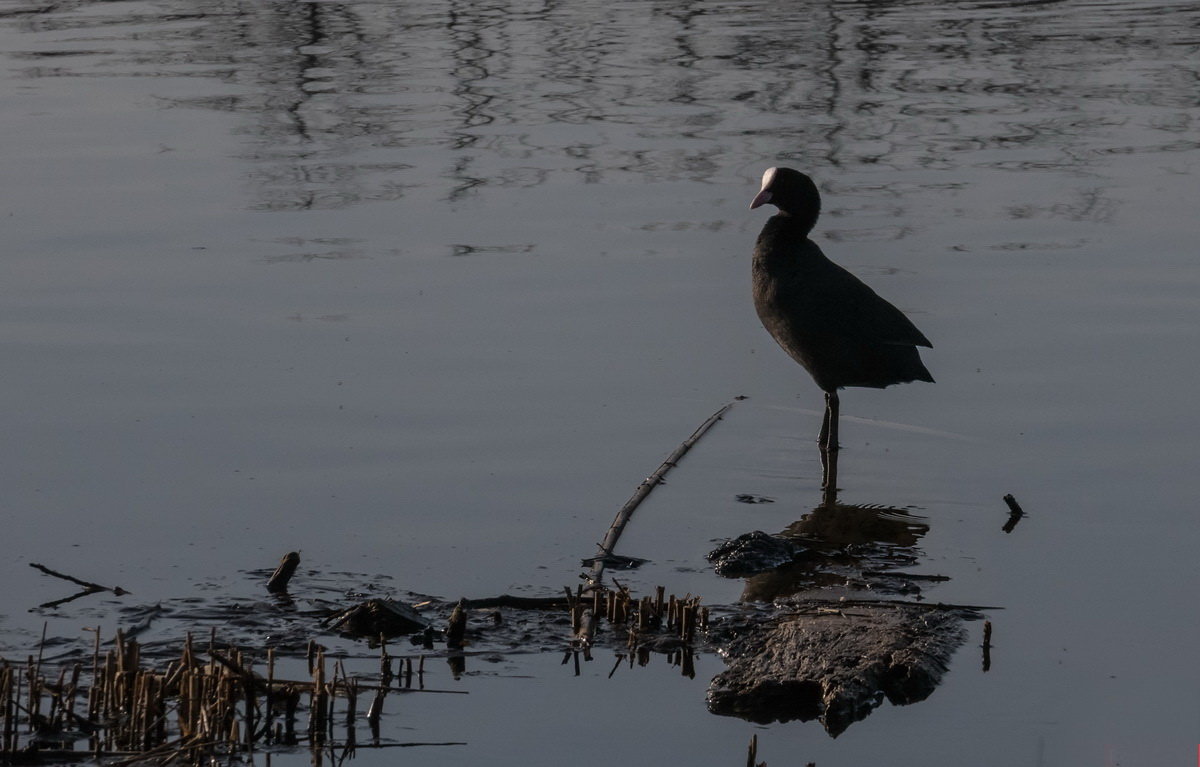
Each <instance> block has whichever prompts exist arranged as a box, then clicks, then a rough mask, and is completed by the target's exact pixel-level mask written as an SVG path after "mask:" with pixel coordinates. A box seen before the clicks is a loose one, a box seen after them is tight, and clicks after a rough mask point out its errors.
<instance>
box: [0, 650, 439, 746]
mask: <svg viewBox="0 0 1200 767" xmlns="http://www.w3.org/2000/svg"><path fill="white" fill-rule="evenodd" d="M96 637H97V638H96V643H95V647H94V650H93V653H92V658H91V661H90V663H88V662H86V661H76V662H74V663H70V664H67V665H64V666H62V667H61V668H58V669H57V670H56V671H50V670H49V669H47V668H45V667H44V666H43V664H42V662H41V658H40V655H39V656H38V657H34V656H29V657H28V658H27V660H26V661H25V662H24V663H19V662H18V663H14V662H12V661H9V660H0V764H5V765H7V764H31V763H38V762H42V761H71V760H85V759H105V760H106V761H108V760H111V759H116V760H117V761H118V763H121V762H130V763H131V762H133V761H147V760H156V761H159V762H161V763H163V764H166V763H169V762H177V763H183V764H200V763H201V762H208V761H211V760H213V759H220V758H222V757H228V756H234V755H238V754H246V753H248V752H253V751H254V750H255V749H256V748H271V749H272V750H274V747H277V746H284V747H287V746H304V745H307V746H308V747H310V748H312V749H313V750H315V751H316V750H320V749H323V748H326V747H330V746H334V747H343V748H344V747H351V748H353V747H354V746H355V745H356V743H355V730H356V727H357V726H358V725H359V724H360V723H361V722H362V721H365V723H366V724H367V725H368V726H369V727H370V730H371V733H372V736H373V738H374V740H375V743H374V745H380V744H379V743H378V738H379V718H380V713H381V711H382V706H383V701H384V697H385V696H386V695H387V694H388V693H389V692H418V691H428V692H436V691H433V690H425V686H424V658H423V657H420V658H418V659H417V663H416V673H415V674H414V663H413V660H414V659H413V658H411V657H410V658H393V657H391V656H389V655H388V652H387V646H386V645H383V647H382V650H381V655H380V671H379V675H378V680H377V681H376V682H375V683H373V684H372V683H370V682H368V681H366V680H363V679H360V678H358V677H355V676H351V675H349V674H347V673H346V671H345V669H344V668H343V666H342V664H341V662H340V661H337V662H332V663H331V662H330V660H331V659H329V658H327V657H326V655H325V652H324V650H323V649H322V648H320V647H318V646H317V645H315V644H313V643H310V645H309V652H308V656H307V666H308V672H309V677H308V678H306V679H299V680H292V679H283V678H280V677H279V676H277V674H276V658H275V653H274V651H273V650H267V651H266V656H265V658H264V659H263V660H262V661H261V662H256V661H255V660H254V659H253V658H252V657H251V656H250V655H249V654H248V653H246V652H245V651H244V650H242V649H239V648H236V647H218V645H217V642H216V636H215V632H214V633H213V634H212V635H211V636H210V638H209V640H208V642H207V643H202V644H201V646H198V644H197V643H196V642H194V641H193V638H192V636H191V635H188V637H187V639H186V640H184V642H183V646H182V649H181V651H180V654H179V657H178V659H175V660H171V661H169V662H166V663H165V664H162V663H161V662H160V663H159V667H157V668H155V667H153V665H152V664H150V663H147V662H144V660H143V658H142V657H141V647H140V645H139V644H138V643H137V642H136V641H135V640H133V639H128V638H126V637H124V636H123V635H122V634H121V632H119V631H118V632H117V635H116V638H115V639H114V641H113V642H111V643H110V645H109V646H108V649H102V645H101V641H100V637H99V632H98V631H97V634H96ZM393 665H395V666H396V669H395V670H393ZM363 694H371V695H372V696H373V697H372V703H371V706H370V708H369V709H368V711H367V712H366V714H365V716H363V715H361V714H360V711H359V707H358V698H359V696H360V695H363ZM339 714H340V716H339ZM339 734H340V736H341V737H340V738H339V737H338V736H339ZM82 743H86V746H84V747H81V744H82ZM385 745H418V744H385ZM422 745H424V744H422ZM427 745H435V744H427ZM438 745H441V744H438Z"/></svg>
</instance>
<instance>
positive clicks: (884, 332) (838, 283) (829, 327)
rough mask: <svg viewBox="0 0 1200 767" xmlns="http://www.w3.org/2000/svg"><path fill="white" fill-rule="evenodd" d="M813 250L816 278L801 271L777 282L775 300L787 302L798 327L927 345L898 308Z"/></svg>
mask: <svg viewBox="0 0 1200 767" xmlns="http://www.w3.org/2000/svg"><path fill="white" fill-rule="evenodd" d="M818 254H819V257H820V258H821V259H823V260H824V261H825V264H824V266H823V268H821V269H820V270H819V278H815V275H813V274H811V273H810V274H809V275H805V274H803V273H801V274H797V275H795V278H794V279H792V280H789V281H788V282H787V283H785V284H782V285H780V286H779V288H780V290H779V296H778V299H779V300H780V301H781V303H785V304H788V305H789V308H790V309H791V310H792V316H793V317H794V320H795V322H796V323H797V326H798V327H803V328H805V329H806V330H808V331H809V332H816V333H822V334H829V335H837V336H844V337H848V338H856V339H860V340H863V341H869V342H872V343H883V344H904V345H913V346H928V347H932V346H933V344H931V343H930V342H929V339H928V338H926V337H925V334H924V333H922V332H921V331H920V330H918V329H917V326H916V325H914V324H913V323H912V321H911V320H910V319H908V317H906V316H904V312H902V311H900V310H899V309H897V308H896V307H894V306H892V305H891V304H890V303H888V302H887V301H886V300H884V299H883V298H881V297H880V296H879V294H878V293H876V292H875V291H874V290H871V288H870V287H868V286H867V285H866V284H865V283H863V282H862V281H861V280H859V279H858V278H857V277H855V276H854V275H853V274H851V273H850V272H848V271H846V270H845V269H843V268H842V267H840V266H838V265H837V264H835V263H833V262H832V261H829V260H828V259H826V258H825V256H824V254H821V253H820V251H819V249H818ZM805 271H807V270H805Z"/></svg>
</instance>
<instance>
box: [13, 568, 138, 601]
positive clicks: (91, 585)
mask: <svg viewBox="0 0 1200 767" xmlns="http://www.w3.org/2000/svg"><path fill="white" fill-rule="evenodd" d="M29 566H30V567H34V568H37V569H38V570H41V571H42V572H43V573H45V574H46V575H53V576H54V577H55V578H62V579H63V580H64V581H70V582H71V583H74V584H76V585H78V586H83V587H84V588H85V589H88V590H89V591H93V592H94V591H111V592H112V593H114V594H116V595H117V596H122V595H124V594H128V593H129V592H128V591H126V590H125V589H123V588H121V587H120V586H113V587H111V588H110V587H108V586H101V585H100V584H99V583H91V582H89V581H81V580H79V579H78V578H75V577H73V576H70V575H64V574H63V573H60V572H58V571H57V570H51V569H50V568H49V567H46V566H45V565H39V564H38V563H37V562H30V563H29Z"/></svg>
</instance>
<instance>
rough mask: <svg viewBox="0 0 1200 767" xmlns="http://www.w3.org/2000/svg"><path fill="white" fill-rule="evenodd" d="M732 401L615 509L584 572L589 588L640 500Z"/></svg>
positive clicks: (594, 584) (601, 572)
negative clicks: (602, 538) (589, 568)
mask: <svg viewBox="0 0 1200 767" xmlns="http://www.w3.org/2000/svg"><path fill="white" fill-rule="evenodd" d="M735 401H736V400H734V401H730V402H727V403H726V404H725V405H724V406H723V407H722V408H721V409H720V410H718V411H717V412H715V413H713V414H712V415H710V416H709V417H708V418H706V419H705V420H704V423H702V424H700V426H698V427H697V428H696V430H695V431H694V432H692V435H691V436H690V437H688V438H687V439H685V440H684V441H683V442H682V443H681V444H680V445H679V447H677V448H675V450H674V452H672V453H671V454H670V455H669V456H667V459H666V460H665V461H663V462H662V463H661V464H659V467H658V468H657V469H655V470H654V473H652V474H651V475H650V476H648V477H646V478H645V479H644V480H642V483H641V484H640V485H638V486H637V489H636V490H634V491H633V495H632V496H630V498H629V500H628V501H626V502H625V505H624V506H622V507H621V509H620V510H619V511H618V512H617V516H616V517H615V518H614V519H613V522H612V525H610V526H609V528H608V532H607V533H606V534H605V536H604V540H603V541H602V542H601V543H600V544H599V548H598V549H597V551H596V555H595V556H594V557H593V558H592V572H591V574H590V575H588V576H587V582H588V587H589V588H596V587H598V586H599V585H600V584H601V582H602V580H603V578H604V567H605V565H606V562H607V559H608V557H610V556H612V554H613V552H614V551H615V550H616V547H617V541H618V540H619V539H620V538H621V533H622V532H624V530H625V525H627V524H628V523H629V519H630V517H632V516H633V512H634V511H636V510H637V507H638V506H639V505H641V503H642V501H644V500H646V496H648V495H650V493H651V491H653V490H654V488H656V487H658V486H659V485H660V484H662V482H663V478H664V477H665V476H666V475H667V472H669V471H670V470H671V469H672V468H674V466H675V465H676V464H677V463H678V462H679V460H680V459H681V458H683V456H685V455H687V452H688V451H689V450H691V449H692V446H693V445H695V444H696V442H698V441H699V440H700V438H701V437H703V436H704V434H705V433H706V432H707V431H708V430H709V429H711V428H712V427H713V425H714V424H716V423H717V421H720V420H721V418H722V417H724V415H725V413H727V412H728V411H729V409H730V408H732V407H733V403H734V402H735Z"/></svg>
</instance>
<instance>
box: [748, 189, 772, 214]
mask: <svg viewBox="0 0 1200 767" xmlns="http://www.w3.org/2000/svg"><path fill="white" fill-rule="evenodd" d="M770 201H771V192H770V191H768V190H766V189H764V190H762V191H761V192H759V193H758V194H756V195H754V201H753V202H751V203H750V210H754V209H755V208H757V207H758V206H760V205H766V204H767V203H768V202H770Z"/></svg>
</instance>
